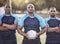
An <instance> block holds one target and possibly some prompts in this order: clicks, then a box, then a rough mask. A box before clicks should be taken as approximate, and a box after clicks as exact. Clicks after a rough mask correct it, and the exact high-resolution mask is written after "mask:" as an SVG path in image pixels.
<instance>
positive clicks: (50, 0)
mask: <svg viewBox="0 0 60 44" xmlns="http://www.w3.org/2000/svg"><path fill="white" fill-rule="evenodd" d="M6 3H10V6H11V7H12V11H11V12H12V13H13V14H15V15H17V16H18V17H19V18H20V17H21V16H23V15H24V14H25V13H26V7H27V4H28V3H33V4H34V5H35V7H36V12H37V13H38V14H39V15H41V16H42V17H43V18H44V19H45V18H47V17H48V16H49V14H48V10H49V8H50V7H56V9H57V11H56V12H57V13H58V14H56V16H57V17H59V18H60V0H0V14H3V13H4V5H5V4H6ZM16 36H17V44H21V43H22V40H23V37H22V36H21V35H19V34H18V33H16ZM45 38H46V35H45V33H44V34H43V35H41V42H42V44H44V43H45Z"/></svg>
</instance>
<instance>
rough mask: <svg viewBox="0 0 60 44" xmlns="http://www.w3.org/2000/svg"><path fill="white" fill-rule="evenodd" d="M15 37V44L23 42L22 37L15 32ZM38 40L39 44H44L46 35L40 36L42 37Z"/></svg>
mask: <svg viewBox="0 0 60 44" xmlns="http://www.w3.org/2000/svg"><path fill="white" fill-rule="evenodd" d="M16 36H17V44H21V43H22V40H23V37H22V36H21V35H19V34H18V33H17V32H16ZM40 38H41V43H42V44H45V41H46V40H45V38H46V34H45V33H44V34H42V35H41V36H40Z"/></svg>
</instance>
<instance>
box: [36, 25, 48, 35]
mask: <svg viewBox="0 0 60 44" xmlns="http://www.w3.org/2000/svg"><path fill="white" fill-rule="evenodd" d="M44 32H47V27H46V26H45V27H43V28H42V30H41V31H40V32H39V33H37V35H41V34H43V33H44Z"/></svg>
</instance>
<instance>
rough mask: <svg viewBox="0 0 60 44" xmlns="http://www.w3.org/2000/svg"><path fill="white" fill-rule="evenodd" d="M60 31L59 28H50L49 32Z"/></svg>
mask: <svg viewBox="0 0 60 44" xmlns="http://www.w3.org/2000/svg"><path fill="white" fill-rule="evenodd" d="M57 29H58V27H54V28H52V27H48V32H55V31H56V30H57Z"/></svg>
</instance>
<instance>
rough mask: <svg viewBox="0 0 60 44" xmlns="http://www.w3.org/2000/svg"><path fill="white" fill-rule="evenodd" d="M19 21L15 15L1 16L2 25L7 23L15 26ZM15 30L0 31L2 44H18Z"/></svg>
mask: <svg viewBox="0 0 60 44" xmlns="http://www.w3.org/2000/svg"><path fill="white" fill-rule="evenodd" d="M17 21H18V19H17V17H15V16H13V15H11V14H10V15H6V14H4V15H1V17H0V23H2V24H3V23H5V24H8V25H13V24H14V22H17ZM15 32H16V31H15V30H10V29H8V30H5V31H0V44H17V43H16V35H15Z"/></svg>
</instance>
